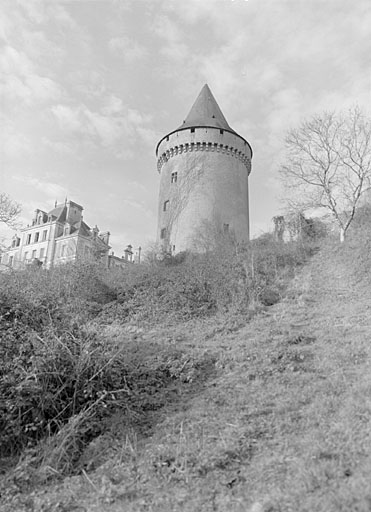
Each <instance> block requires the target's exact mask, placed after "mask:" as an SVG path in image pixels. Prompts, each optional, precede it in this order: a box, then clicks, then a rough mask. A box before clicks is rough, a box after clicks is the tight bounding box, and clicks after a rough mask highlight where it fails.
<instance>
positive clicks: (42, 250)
mask: <svg viewBox="0 0 371 512" xmlns="http://www.w3.org/2000/svg"><path fill="white" fill-rule="evenodd" d="M44 255H45V249H44V247H43V248H42V249H40V259H41V260H42V259H43V257H44Z"/></svg>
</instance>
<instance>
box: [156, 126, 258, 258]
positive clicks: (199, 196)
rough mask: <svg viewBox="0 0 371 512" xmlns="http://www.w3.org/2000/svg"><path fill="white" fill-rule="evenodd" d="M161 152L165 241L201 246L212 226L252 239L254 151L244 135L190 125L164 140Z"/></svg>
mask: <svg viewBox="0 0 371 512" xmlns="http://www.w3.org/2000/svg"><path fill="white" fill-rule="evenodd" d="M157 155H158V162H157V168H158V171H159V172H160V174H161V178H160V194H159V206H158V232H157V240H158V242H159V243H160V244H162V245H163V246H167V247H168V248H170V249H171V250H172V251H175V252H179V251H183V250H187V249H193V250H197V249H200V248H201V247H200V244H202V240H205V238H206V239H207V235H208V233H207V231H208V230H211V228H216V229H219V230H221V231H223V230H224V231H226V230H228V231H230V232H233V233H234V235H235V237H236V239H237V240H238V241H241V242H242V241H248V239H249V199H248V176H249V173H250V170H251V156H252V155H251V148H250V146H249V144H248V143H247V142H246V141H245V140H244V139H242V138H241V137H239V136H237V135H235V134H233V133H230V132H228V131H226V130H223V129H219V128H205V127H195V128H187V129H185V130H178V131H175V132H174V133H171V134H169V135H168V136H167V137H165V138H164V139H162V140H161V142H160V143H159V146H158V151H157ZM164 230H166V231H164Z"/></svg>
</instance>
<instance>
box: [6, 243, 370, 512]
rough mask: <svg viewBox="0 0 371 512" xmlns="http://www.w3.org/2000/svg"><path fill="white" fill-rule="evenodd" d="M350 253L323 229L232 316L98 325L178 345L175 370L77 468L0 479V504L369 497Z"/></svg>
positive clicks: (117, 507)
mask: <svg viewBox="0 0 371 512" xmlns="http://www.w3.org/2000/svg"><path fill="white" fill-rule="evenodd" d="M355 266H356V261H355V256H354V253H353V252H352V247H351V242H349V243H348V244H345V246H344V247H340V248H339V246H338V245H337V244H334V243H332V242H329V243H327V244H326V245H325V246H324V247H323V248H322V249H321V251H319V252H318V253H317V254H316V255H315V256H313V257H312V259H311V260H310V261H309V263H308V264H307V265H306V266H304V267H302V268H301V269H300V270H299V271H298V272H297V274H296V276H295V278H294V279H293V280H292V282H291V284H290V288H289V290H288V292H287V293H286V296H285V298H284V299H283V300H281V301H280V302H279V303H277V304H275V305H273V306H270V307H266V308H265V309H263V310H261V311H260V312H259V313H258V314H256V315H255V316H254V317H253V319H252V320H251V321H250V322H249V323H247V324H246V325H239V324H235V325H229V324H228V323H227V324H226V323H224V322H225V320H224V319H223V317H222V316H220V317H210V318H209V319H203V320H194V321H189V322H187V323H183V324H178V326H172V327H171V326H166V327H161V326H157V327H156V328H152V329H134V328H132V329H131V330H130V329H128V328H126V330H125V332H124V331H123V332H115V333H114V332H113V330H111V335H113V334H114V335H115V336H118V337H120V336H124V335H125V336H126V337H127V336H130V337H131V340H132V343H134V344H136V345H138V346H141V345H142V344H144V343H145V344H146V345H147V346H149V347H151V346H153V353H154V354H155V353H156V351H157V350H158V349H159V347H164V346H165V347H167V348H169V347H176V348H177V349H181V350H182V351H183V353H184V354H186V355H185V356H184V357H183V358H182V359H181V362H179V361H177V368H176V369H175V370H174V371H175V372H177V374H178V375H182V378H181V379H180V381H179V382H178V381H177V382H176V383H175V384H174V385H173V386H168V387H167V388H166V389H165V390H162V391H161V390H160V391H159V392H156V391H154V392H153V393H154V396H157V395H158V393H160V395H161V396H162V399H163V400H165V405H164V406H163V407H161V408H153V410H151V407H149V408H148V410H147V413H146V415H145V416H141V417H140V416H139V415H138V417H137V418H136V417H135V413H133V414H132V415H131V416H130V414H129V418H128V419H127V420H126V421H123V418H122V417H117V418H116V424H115V423H114V422H113V423H112V428H111V431H110V432H108V433H107V434H105V435H104V436H102V437H101V438H97V440H96V441H94V442H93V443H91V446H90V447H89V450H87V451H86V452H85V453H84V460H83V461H82V462H81V471H80V474H78V475H75V476H69V477H66V478H64V479H63V480H57V481H54V482H53V481H51V482H47V483H44V484H42V483H40V484H38V485H37V486H36V487H35V488H32V487H28V486H27V478H24V475H23V478H20V479H19V481H18V480H17V477H16V475H15V476H14V475H13V477H12V480H11V481H9V479H8V480H4V482H5V481H6V485H3V490H2V493H3V505H0V511H1V512H6V511H7V512H8V511H10V510H14V511H15V510H16V511H19V512H20V511H23V510H24V511H26V510H27V511H29V510H35V511H39V510H40V511H41V510H42V511H45V512H46V511H70V510H71V511H72V510H74V511H83V510H85V511H92V512H94V511H97V512H98V511H109V512H114V511H122V510H125V511H128V512H130V511H153V512H155V511H156V512H160V511H161V512H163V511H169V512H170V511H172V512H177V511H189V512H191V511H192V512H193V511H202V512H209V511H225V510H229V511H231V512H237V511H238V512H239V511H241V512H242V511H243V512H246V511H249V512H288V511H293V512H294V511H295V512H297V511H300V512H304V511H307V512H312V511H316V512H335V511H336V512H339V511H344V512H345V511H347V512H351V511H357V512H363V511H364V512H366V511H369V510H371V482H370V478H369V475H370V472H371V428H370V427H371V424H370V419H371V398H370V397H371V372H370V360H371V358H370V356H371V346H370V343H369V339H370V334H371V318H370V307H371V290H370V287H369V285H368V283H369V282H368V274H367V269H366V271H365V272H366V274H363V275H361V276H360V275H359V274H358V273H357V272H355ZM360 277H362V279H360ZM156 393H157V394H156ZM161 393H162V394H161ZM111 421H112V420H111ZM25 471H26V470H25Z"/></svg>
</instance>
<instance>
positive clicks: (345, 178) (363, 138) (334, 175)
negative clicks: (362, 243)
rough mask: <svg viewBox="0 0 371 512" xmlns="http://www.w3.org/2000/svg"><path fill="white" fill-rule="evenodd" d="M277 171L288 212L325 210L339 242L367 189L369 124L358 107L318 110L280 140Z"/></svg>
mask: <svg viewBox="0 0 371 512" xmlns="http://www.w3.org/2000/svg"><path fill="white" fill-rule="evenodd" d="M286 149H287V161H286V163H285V165H283V166H282V167H281V170H280V173H281V176H282V177H283V180H284V184H285V187H286V189H287V191H288V192H289V193H290V197H289V199H288V203H289V208H290V209H293V210H301V211H305V210H308V209H317V208H325V209H327V210H329V211H330V212H331V215H332V216H333V217H334V218H335V221H336V223H337V225H338V227H339V231H340V241H341V242H343V241H344V239H345V236H346V233H347V230H348V228H349V226H350V224H351V223H352V220H353V218H354V215H355V211H356V208H357V206H358V204H359V201H360V198H361V195H362V193H363V192H364V191H365V190H366V189H367V188H369V187H370V178H371V122H370V120H369V119H367V118H366V117H365V115H364V114H363V113H362V112H361V110H360V109H359V108H358V107H355V108H352V109H350V110H349V111H348V112H347V113H340V114H336V113H334V112H324V113H323V114H321V115H319V116H315V117H313V118H312V119H311V120H309V121H304V122H303V123H302V124H301V125H300V126H299V128H297V129H294V130H291V131H290V132H289V133H288V135H287V137H286Z"/></svg>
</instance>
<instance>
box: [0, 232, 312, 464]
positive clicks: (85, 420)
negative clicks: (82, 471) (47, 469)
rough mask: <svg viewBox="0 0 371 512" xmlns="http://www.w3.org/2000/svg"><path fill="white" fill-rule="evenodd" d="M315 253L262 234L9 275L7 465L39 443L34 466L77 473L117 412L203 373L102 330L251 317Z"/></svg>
mask: <svg viewBox="0 0 371 512" xmlns="http://www.w3.org/2000/svg"><path fill="white" fill-rule="evenodd" d="M307 256H308V251H307V249H306V248H305V246H304V245H303V244H302V243H301V244H296V243H289V244H284V243H282V242H281V243H279V242H275V241H274V240H273V238H272V236H270V235H265V236H263V237H260V238H258V239H257V240H254V241H252V242H251V243H250V244H248V245H246V246H239V245H237V244H234V243H229V244H226V243H223V244H220V245H219V246H218V247H216V248H215V249H213V250H212V251H211V250H210V251H207V252H205V253H204V254H199V255H192V254H188V253H184V254H182V255H180V256H177V257H175V258H172V257H171V256H169V257H167V258H165V259H164V260H163V261H161V262H158V261H152V262H150V263H147V264H143V265H127V266H125V268H122V269H113V270H107V269H105V268H103V267H101V266H99V265H96V264H83V263H76V264H72V265H64V266H60V267H56V268H53V269H50V270H44V269H40V268H36V267H33V268H29V269H26V270H25V271H21V272H11V273H8V274H1V275H0V358H1V361H2V366H1V369H0V397H1V402H0V404H1V405H0V456H9V455H14V454H20V453H21V452H22V451H23V450H24V449H25V448H27V449H30V447H33V446H35V447H39V448H40V450H41V451H40V452H38V453H39V455H38V458H37V457H36V458H37V460H38V462H37V463H40V461H41V460H46V459H47V460H48V463H47V464H48V465H49V466H51V467H53V468H54V469H55V471H57V472H62V473H63V472H69V471H72V470H73V468H74V467H76V462H77V460H78V458H79V454H80V453H81V451H82V450H83V448H84V446H86V444H87V443H89V442H90V440H91V439H93V438H94V437H96V436H98V435H100V434H101V433H102V432H104V431H105V429H106V428H107V425H108V423H109V422H108V419H109V418H110V417H111V416H112V415H113V414H115V413H116V411H121V412H124V413H125V414H128V415H132V416H133V417H140V415H142V414H145V413H146V411H151V410H154V409H156V408H159V407H162V406H163V405H164V404H165V403H166V393H165V392H164V390H165V389H166V387H167V386H168V384H169V383H170V382H171V381H173V380H174V379H176V380H178V381H180V382H190V381H192V379H193V378H194V376H195V375H196V374H197V372H198V369H199V368H201V366H202V364H203V362H202V361H197V360H192V358H190V357H189V355H188V356H187V355H185V354H183V353H182V352H181V351H179V350H176V349H171V350H170V349H169V348H167V349H165V348H163V347H161V346H160V345H156V344H154V343H152V344H151V343H148V342H146V343H144V344H139V343H135V342H132V341H129V340H128V339H127V337H126V338H125V337H124V338H123V337H121V338H118V339H119V341H117V340H116V342H115V343H114V342H113V341H112V340H108V339H107V338H105V337H104V336H100V334H99V326H100V325H101V324H102V323H110V322H114V321H115V322H117V321H119V322H121V323H123V324H125V323H126V322H132V321H135V322H147V323H148V324H149V325H151V326H153V325H154V324H158V323H167V322H175V323H176V322H179V321H187V320H190V319H195V318H201V319H202V318H204V317H209V316H211V315H214V314H215V313H227V314H228V319H230V318H231V317H233V315H240V316H236V318H240V317H244V318H245V319H246V318H248V310H249V308H250V306H251V305H254V304H256V303H260V304H263V305H264V306H270V305H272V304H274V303H275V302H277V301H278V300H279V299H280V297H281V296H282V294H283V293H284V291H285V287H286V286H287V283H288V282H289V279H290V278H291V277H292V276H293V274H294V272H295V269H296V267H297V266H298V265H301V264H302V263H303V262H304V261H305V259H306V258H307ZM92 320H94V323H91V321H92ZM201 373H202V371H200V374H201ZM72 454H73V455H72ZM75 459H76V460H75ZM37 463H36V465H37Z"/></svg>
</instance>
